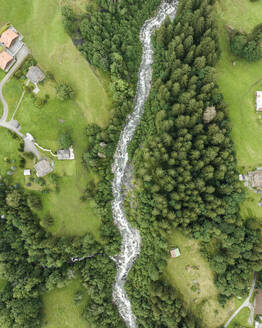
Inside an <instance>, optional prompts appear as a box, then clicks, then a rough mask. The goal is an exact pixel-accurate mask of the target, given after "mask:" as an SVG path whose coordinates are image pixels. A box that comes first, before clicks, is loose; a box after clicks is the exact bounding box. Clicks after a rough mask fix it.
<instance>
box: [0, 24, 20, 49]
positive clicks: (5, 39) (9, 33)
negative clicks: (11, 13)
mask: <svg viewBox="0 0 262 328" xmlns="http://www.w3.org/2000/svg"><path fill="white" fill-rule="evenodd" d="M17 38H18V34H17V33H15V32H14V31H13V30H12V29H10V28H9V29H8V30H6V31H4V32H3V33H2V35H1V37H0V42H1V43H3V44H4V45H5V46H6V47H7V48H10V47H11V45H12V42H13V41H14V40H15V39H17Z"/></svg>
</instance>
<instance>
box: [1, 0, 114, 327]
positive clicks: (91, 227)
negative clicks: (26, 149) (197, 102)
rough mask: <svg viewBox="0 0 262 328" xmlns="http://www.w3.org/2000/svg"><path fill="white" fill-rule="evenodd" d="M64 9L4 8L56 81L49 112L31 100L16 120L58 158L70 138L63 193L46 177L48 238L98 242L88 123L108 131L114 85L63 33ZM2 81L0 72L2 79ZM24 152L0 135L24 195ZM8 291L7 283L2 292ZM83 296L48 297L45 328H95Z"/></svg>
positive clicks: (62, 165)
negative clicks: (90, 193)
mask: <svg viewBox="0 0 262 328" xmlns="http://www.w3.org/2000/svg"><path fill="white" fill-rule="evenodd" d="M60 3H61V1H59V0H45V1H42V0H24V1H21V0H13V1H12V5H11V6H10V4H9V3H8V2H7V1H6V0H0V5H1V18H0V24H4V23H5V22H10V23H12V24H13V25H14V26H15V27H16V28H17V29H18V30H19V31H20V32H21V33H22V34H23V35H24V41H25V43H26V45H27V46H28V48H29V49H30V50H31V52H32V55H33V57H34V58H35V59H36V60H37V62H38V65H39V66H40V67H41V69H42V70H43V71H44V72H45V73H46V72H47V71H49V72H52V73H53V75H54V78H55V81H50V80H47V79H46V80H45V81H44V83H43V84H40V89H41V91H40V93H39V96H40V97H44V96H45V94H48V95H49V96H50V99H49V101H48V103H47V104H46V105H45V106H44V107H43V108H40V109H39V108H36V107H35V106H34V104H33V101H32V98H31V97H30V95H28V94H26V95H25V97H24V99H23V101H22V104H21V107H20V108H19V110H18V112H17V114H16V115H15V119H17V120H18V121H19V123H20V124H21V126H22V132H23V133H26V132H30V133H31V134H32V135H33V136H34V137H35V139H36V141H37V142H38V143H39V144H40V145H41V146H43V147H45V148H49V149H52V150H53V151H57V150H58V149H59V148H60V145H59V143H58V136H59V134H60V133H61V132H65V131H70V134H71V135H72V139H73V147H74V151H75V157H76V159H75V161H57V160H55V173H56V175H57V176H58V191H57V192H56V191H54V186H52V184H50V182H49V180H48V179H49V177H48V176H47V178H46V179H45V180H46V181H47V185H46V187H47V188H49V189H50V190H51V192H50V193H48V194H41V197H42V201H43V210H42V211H41V212H40V213H38V214H39V217H40V219H41V218H43V217H44V216H46V215H51V216H53V217H54V219H55V222H54V225H53V226H51V227H50V228H48V230H49V231H51V232H52V233H53V234H55V235H60V236H61V235H82V234H84V233H86V232H88V231H92V232H93V233H94V234H95V236H96V237H97V238H99V225H100V217H99V215H98V214H97V211H96V208H95V205H94V202H93V201H92V200H90V201H86V202H81V201H80V197H81V196H82V194H83V191H84V189H85V188H86V186H87V184H88V183H89V181H90V180H95V181H96V182H98V179H97V177H96V176H95V175H94V174H93V173H92V172H90V171H88V170H86V169H85V168H84V167H83V165H82V163H81V158H82V154H83V152H84V151H85V150H86V148H87V145H86V138H85V127H86V125H87V123H89V122H94V123H97V124H99V125H100V126H106V125H107V124H108V121H109V118H110V108H111V99H110V97H109V96H108V91H107V90H108V80H107V78H105V77H104V76H102V75H101V74H100V73H99V72H98V71H96V70H95V69H94V68H92V67H91V66H90V65H89V64H88V62H87V61H86V60H85V58H84V57H83V56H82V55H81V54H80V52H79V51H78V50H77V49H76V47H75V46H74V45H73V43H72V41H71V39H70V37H69V36H68V35H67V34H66V33H65V32H64V29H63V26H62V19H61V10H60V9H61V8H60V6H59V4H60ZM74 4H75V6H77V7H76V8H75V9H77V8H78V9H79V10H80V9H81V10H83V9H84V0H77V2H75V1H74ZM3 76H4V74H3V73H2V72H0V78H2V77H3ZM21 82H22V81H19V80H16V79H15V78H12V79H11V80H10V81H9V82H8V83H7V84H6V85H5V87H4V90H3V93H4V96H5V97H6V100H7V101H8V104H9V107H10V113H9V118H11V116H12V113H13V111H14V109H15V107H16V105H17V103H18V101H19V98H20V96H21V93H22V83H21ZM59 82H66V83H68V84H70V85H71V86H72V88H73V89H74V91H75V99H73V100H70V101H68V102H61V101H59V100H58V99H56V97H55V95H56V90H55V87H56V85H57V83H59ZM1 106H2V105H1V104H0V115H1V113H2V107H1ZM18 147H19V141H17V140H15V139H13V138H12V137H11V136H10V135H9V133H8V131H7V130H5V129H3V128H2V129H0V149H1V156H0V174H1V175H2V176H4V175H6V173H7V171H8V170H10V168H11V166H17V170H16V171H15V172H14V173H13V176H12V177H10V179H12V182H13V183H17V182H18V183H20V184H21V185H22V186H24V187H25V182H28V181H29V180H28V178H27V179H25V177H24V176H23V169H21V168H19V167H18V160H19V152H18ZM47 156H48V155H47ZM32 167H33V161H32V160H27V162H26V168H32ZM46 187H44V188H46ZM26 188H27V187H26ZM28 189H29V190H41V189H42V187H40V186H39V185H36V184H35V183H34V182H32V185H31V187H29V188H28ZM2 284H3V282H0V288H1V286H2ZM80 289H81V290H83V287H82V286H81V285H80V282H79V281H78V280H75V281H74V282H71V283H70V284H69V285H68V286H67V287H65V288H62V289H55V290H53V291H52V292H50V293H46V294H45V295H44V296H43V301H44V309H43V327H45V328H73V327H78V328H82V327H83V328H86V327H88V323H87V322H85V321H84V320H83V319H82V318H81V312H82V309H83V304H82V303H81V304H80V305H79V306H76V305H75V304H74V303H73V295H74V293H75V291H77V290H80ZM86 298H87V294H86V295H85V299H86Z"/></svg>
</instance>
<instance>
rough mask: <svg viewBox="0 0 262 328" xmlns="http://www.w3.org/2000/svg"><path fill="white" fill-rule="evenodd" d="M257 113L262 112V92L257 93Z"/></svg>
mask: <svg viewBox="0 0 262 328" xmlns="http://www.w3.org/2000/svg"><path fill="white" fill-rule="evenodd" d="M256 105H257V111H262V91H257V92H256Z"/></svg>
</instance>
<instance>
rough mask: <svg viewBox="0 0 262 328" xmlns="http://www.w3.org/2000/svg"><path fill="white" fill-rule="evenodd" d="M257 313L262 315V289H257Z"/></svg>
mask: <svg viewBox="0 0 262 328" xmlns="http://www.w3.org/2000/svg"><path fill="white" fill-rule="evenodd" d="M255 303H256V309H255V311H256V314H259V315H262V290H261V289H259V290H257V295H256V302H255Z"/></svg>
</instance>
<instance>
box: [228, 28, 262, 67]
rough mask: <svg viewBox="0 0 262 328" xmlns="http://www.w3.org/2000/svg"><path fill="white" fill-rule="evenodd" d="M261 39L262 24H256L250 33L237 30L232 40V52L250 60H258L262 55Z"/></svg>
mask: <svg viewBox="0 0 262 328" xmlns="http://www.w3.org/2000/svg"><path fill="white" fill-rule="evenodd" d="M261 40H262V24H259V25H257V26H255V28H254V29H253V31H252V33H250V34H248V35H245V34H242V33H240V32H236V33H235V35H234V36H233V37H232V40H231V44H230V48H231V52H232V53H233V54H234V55H236V56H239V57H242V58H244V59H245V60H247V61H249V62H253V61H257V60H259V59H260V58H261V57H262V51H261V46H260V43H261Z"/></svg>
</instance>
